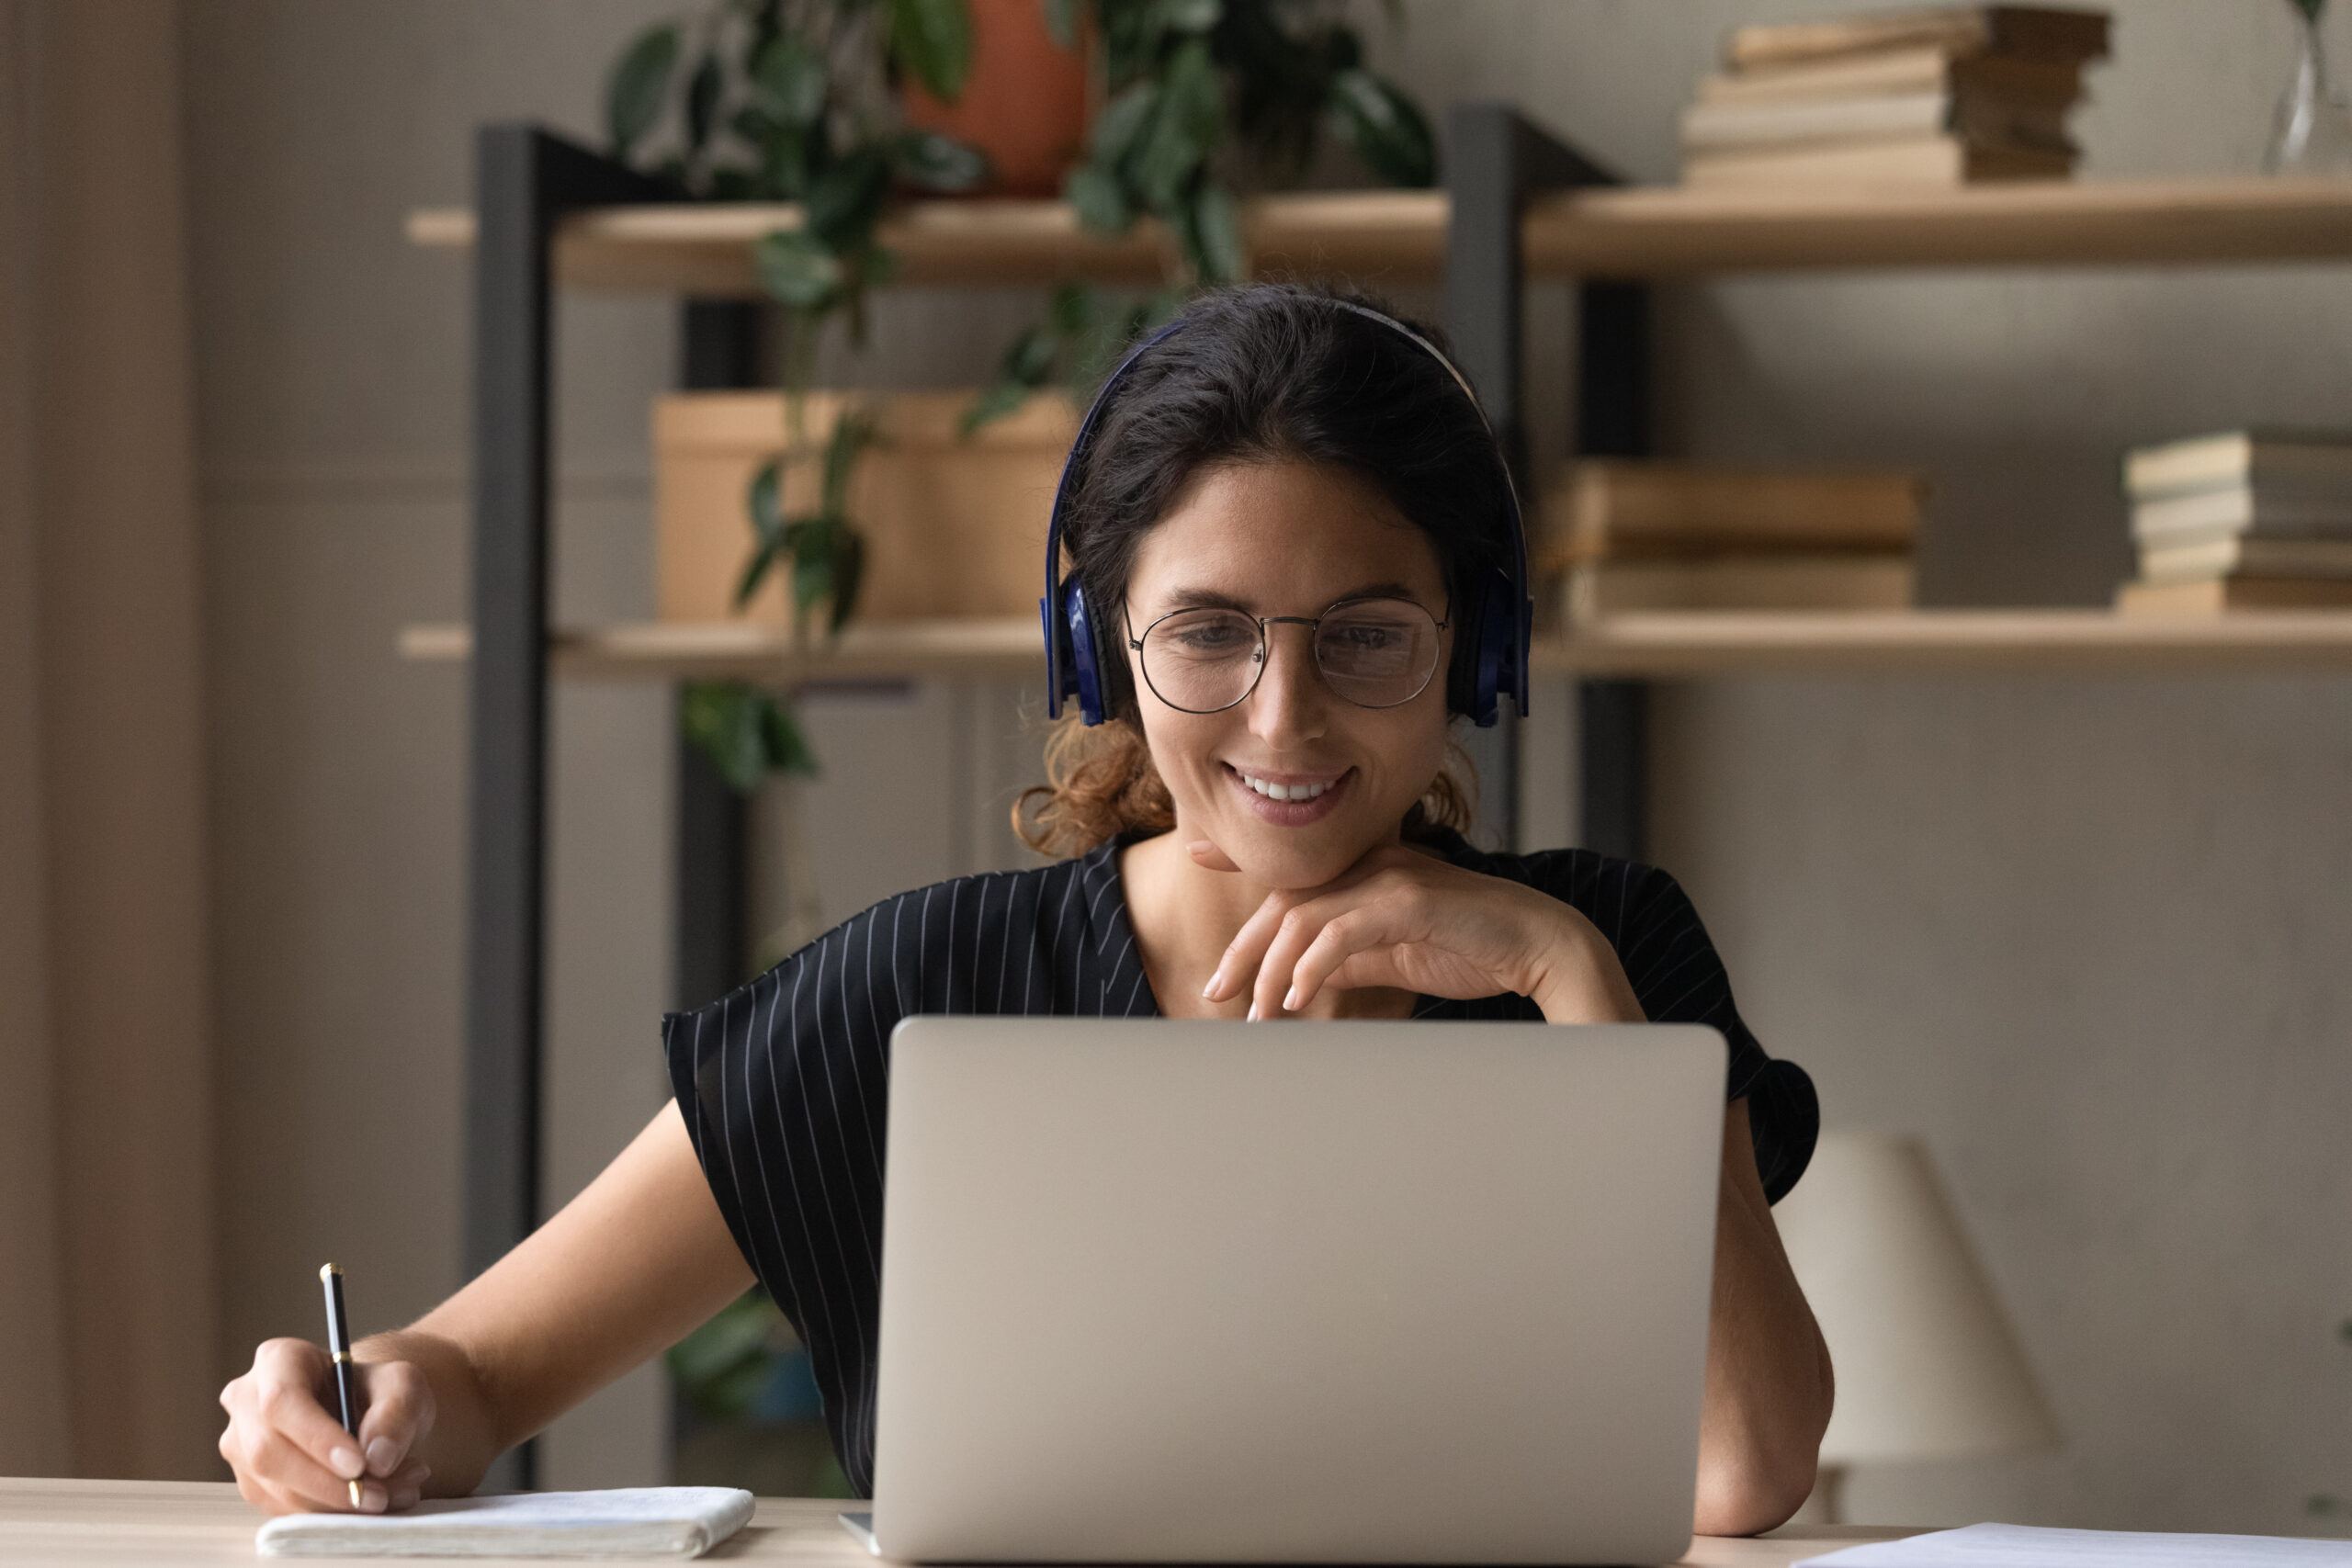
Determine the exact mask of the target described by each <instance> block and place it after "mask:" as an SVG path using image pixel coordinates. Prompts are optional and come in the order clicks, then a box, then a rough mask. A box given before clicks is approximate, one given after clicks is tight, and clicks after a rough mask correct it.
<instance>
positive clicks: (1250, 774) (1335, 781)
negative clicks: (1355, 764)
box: [1225, 762, 1356, 828]
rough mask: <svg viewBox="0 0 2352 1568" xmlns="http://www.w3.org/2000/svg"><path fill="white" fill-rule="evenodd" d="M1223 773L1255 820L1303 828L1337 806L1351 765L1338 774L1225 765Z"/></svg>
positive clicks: (1352, 773)
mask: <svg viewBox="0 0 2352 1568" xmlns="http://www.w3.org/2000/svg"><path fill="white" fill-rule="evenodd" d="M1225 776H1226V777H1227V779H1228V780H1230V781H1231V782H1232V784H1233V785H1234V787H1235V788H1236V789H1238V790H1239V791H1240V792H1241V795H1242V797H1243V799H1244V800H1245V801H1246V802H1247V803H1248V805H1249V807H1250V810H1252V811H1254V812H1256V813H1257V814H1258V820H1260V821H1261V822H1266V823H1271V824H1272V825H1273V826H1274V827H1277V828H1304V827H1306V826H1308V825H1309V824H1311V823H1316V822H1320V821H1322V820H1323V818H1326V817H1329V816H1330V815H1331V813H1332V812H1334V811H1337V810H1338V809H1339V808H1340V802H1341V800H1342V799H1343V798H1344V797H1345V795H1347V793H1348V785H1349V784H1350V783H1351V782H1352V781H1353V780H1354V778H1355V776H1356V771H1355V770H1354V769H1353V768H1350V769H1348V770H1347V771H1346V772H1344V773H1284V772H1281V771H1278V770H1272V769H1267V770H1260V769H1257V768H1240V767H1236V766H1235V765H1234V764H1233V763H1231V762H1227V763H1226V764H1225Z"/></svg>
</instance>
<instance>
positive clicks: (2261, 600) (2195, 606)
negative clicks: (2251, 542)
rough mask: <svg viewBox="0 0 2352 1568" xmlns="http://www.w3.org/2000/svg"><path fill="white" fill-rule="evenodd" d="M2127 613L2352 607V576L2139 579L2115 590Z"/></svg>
mask: <svg viewBox="0 0 2352 1568" xmlns="http://www.w3.org/2000/svg"><path fill="white" fill-rule="evenodd" d="M2115 607H2116V609H2117V610H2118V611H2119V612H2120V613H2121V614H2123V615H2221V614H2222V613H2224V612H2231V611H2238V610H2352V578H2341V577H2248V576H2245V575H2243V574H2234V573H2233V574H2232V575H2231V576H2228V577H2196V578H2188V579H2186V580H2184V581H2178V582H2148V581H2131V582H2127V583H2125V584H2124V585H2123V586H2122V587H2120V588H2119V589H2117V590H2116V591H2115Z"/></svg>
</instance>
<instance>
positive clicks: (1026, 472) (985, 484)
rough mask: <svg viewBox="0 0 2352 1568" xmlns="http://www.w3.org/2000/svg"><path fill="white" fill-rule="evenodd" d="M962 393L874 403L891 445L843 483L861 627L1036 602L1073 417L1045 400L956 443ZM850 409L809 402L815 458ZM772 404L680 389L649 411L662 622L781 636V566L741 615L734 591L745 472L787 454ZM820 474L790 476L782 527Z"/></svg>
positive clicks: (811, 496) (967, 398)
mask: <svg viewBox="0 0 2352 1568" xmlns="http://www.w3.org/2000/svg"><path fill="white" fill-rule="evenodd" d="M971 399H972V394H971V393H969V392H895V393H891V394H889V395H888V397H883V398H878V399H876V401H877V402H878V403H879V404H880V406H881V407H882V409H883V411H884V412H883V420H882V427H883V430H884V432H885V434H886V436H887V445H883V446H876V447H874V448H871V449H869V450H868V451H867V453H866V455H865V460H864V462H863V463H862V464H861V465H860V466H859V468H858V473H857V477H856V479H854V481H852V484H851V487H850V514H851V516H853V517H854V518H855V519H856V521H857V524H858V526H859V527H860V528H861V529H862V530H863V531H864V532H865V547H866V562H865V585H864V588H863V590H862V592H860V594H859V596H858V607H857V619H858V620H860V621H905V620H931V619H942V618H945V619H965V618H974V617H984V616H1005V615H1024V616H1035V615H1036V613H1037V599H1038V595H1040V594H1041V593H1043V592H1045V577H1046V516H1047V513H1050V512H1051V510H1052V508H1053V501H1054V485H1055V483H1056V481H1057V479H1059V478H1060V476H1061V467H1062V459H1063V457H1065V456H1067V455H1068V453H1069V444H1070V441H1071V440H1072V438H1073V437H1075V436H1076V434H1077V433H1078V414H1077V412H1076V411H1074V410H1073V409H1072V408H1071V407H1070V405H1069V401H1068V400H1066V399H1064V398H1062V397H1060V396H1058V395H1056V394H1040V395H1038V396H1036V397H1034V398H1032V399H1031V400H1029V401H1028V403H1026V404H1025V405H1023V407H1022V408H1021V409H1020V410H1019V411H1018V412H1015V413H1013V414H1012V415H1011V416H1009V417H1008V418H1005V419H1001V420H999V421H997V422H996V423H993V424H990V425H989V426H987V427H986V428H985V429H983V430H981V431H980V432H979V433H978V434H976V435H974V436H972V437H971V438H970V439H968V440H967V439H965V438H964V437H963V436H961V435H959V434H957V433H956V422H957V420H958V419H959V418H961V416H962V414H963V412H964V410H965V409H966V408H967V407H969V406H970V403H971ZM845 400H846V399H845V396H844V394H841V393H835V392H812V393H810V394H809V400H808V409H807V418H808V439H809V441H810V443H812V445H814V446H819V447H821V446H822V444H823V442H824V440H825V438H826V436H827V435H828V434H830V432H831V429H832V426H833V421H834V419H835V418H836V416H837V415H838V414H839V412H840V411H841V409H842V406H843V404H844V402H845ZM784 446H785V418H784V394H783V393H781V392H687V393H678V394H675V395H673V396H669V397H664V398H662V399H660V400H657V401H656V402H655V404H654V408H653V451H654V508H653V510H654V527H655V534H656V547H655V572H656V575H657V580H658V599H659V604H660V614H661V616H662V619H663V620H666V621H723V620H729V619H733V618H736V617H738V616H741V617H744V618H749V619H753V620H757V621H759V622H761V623H763V624H766V625H775V626H789V625H790V624H791V621H792V607H791V600H790V598H789V596H788V595H787V594H786V591H785V583H786V581H787V579H788V575H789V566H788V563H787V564H784V565H782V566H781V568H780V570H775V571H772V572H771V573H770V574H769V576H768V579H767V581H765V582H763V583H762V584H761V586H760V591H759V592H758V593H756V594H755V595H753V596H752V601H751V603H750V604H747V605H745V606H743V607H742V608H741V609H740V610H739V609H738V608H737V607H736V604H735V585H736V583H737V582H739V581H741V578H742V575H743V566H744V563H745V562H746V561H747V560H749V559H750V558H751V555H752V547H753V544H754V537H753V535H752V525H751V518H750V512H749V510H748V507H747V505H746V502H745V500H744V492H745V491H747V490H748V489H749V487H750V485H751V482H752V475H753V474H754V473H756V472H757V471H758V470H759V468H760V466H761V465H762V464H763V463H764V462H766V461H767V460H768V459H769V458H770V457H775V456H776V455H777V454H778V453H780V452H782V451H783V450H784ZM818 473H819V463H818V462H817V461H816V460H815V459H811V460H810V461H808V462H802V463H795V464H793V465H792V466H791V467H790V468H787V469H786V475H785V489H784V511H785V514H786V516H790V515H792V514H794V513H800V512H805V511H808V510H809V508H810V507H811V506H812V505H814V503H815V501H816V497H817V490H818Z"/></svg>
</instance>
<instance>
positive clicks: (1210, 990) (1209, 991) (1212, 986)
mask: <svg viewBox="0 0 2352 1568" xmlns="http://www.w3.org/2000/svg"><path fill="white" fill-rule="evenodd" d="M1224 984H1225V971H1224V970H1222V969H1220V970H1218V971H1217V972H1216V974H1214V975H1212V976H1209V983H1208V984H1207V985H1205V986H1203V987H1201V995H1202V996H1203V997H1204V998H1207V999H1208V1000H1210V1001H1215V1000H1216V988H1217V987H1219V986H1222V985H1224Z"/></svg>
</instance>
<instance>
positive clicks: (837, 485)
mask: <svg viewBox="0 0 2352 1568" xmlns="http://www.w3.org/2000/svg"><path fill="white" fill-rule="evenodd" d="M881 439H882V421H881V416H880V415H879V414H878V413H876V412H874V411H873V410H870V409H863V408H853V409H844V410H843V411H842V414H841V417H840V418H839V419H837V420H835V421H834V422H833V433H832V434H831V436H830V437H828V438H827V439H826V442H825V473H824V480H823V484H822V487H821V493H822V496H823V500H822V501H821V502H820V505H821V507H822V509H823V511H824V513H825V515H827V516H831V517H841V516H845V515H847V513H848V511H849V484H850V480H851V479H854V478H855V477H856V474H857V462H858V459H859V458H861V457H865V449H866V448H867V447H869V446H875V445H876V444H878V443H879V442H880V441H881Z"/></svg>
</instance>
